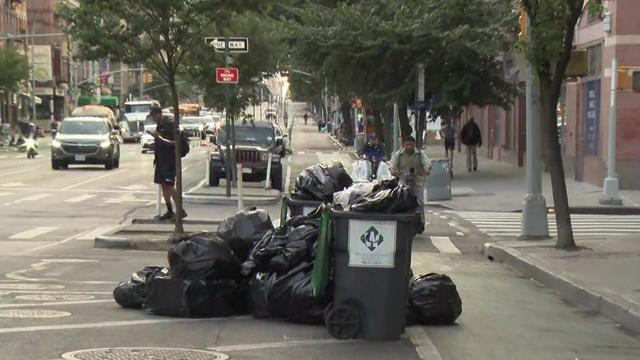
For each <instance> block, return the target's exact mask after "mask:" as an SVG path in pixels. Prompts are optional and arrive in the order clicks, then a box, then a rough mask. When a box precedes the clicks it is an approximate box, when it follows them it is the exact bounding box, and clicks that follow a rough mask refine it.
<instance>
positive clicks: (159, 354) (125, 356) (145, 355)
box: [62, 348, 229, 360]
mask: <svg viewBox="0 0 640 360" xmlns="http://www.w3.org/2000/svg"><path fill="white" fill-rule="evenodd" d="M62 358H63V359H65V360H226V359H228V358H229V356H228V355H225V354H222V353H217V352H212V351H204V350H191V349H168V348H104V349H87V350H79V351H73V352H69V353H66V354H63V355H62Z"/></svg>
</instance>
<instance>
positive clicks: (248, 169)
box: [242, 168, 251, 174]
mask: <svg viewBox="0 0 640 360" xmlns="http://www.w3.org/2000/svg"><path fill="white" fill-rule="evenodd" d="M242 173H243V174H251V168H243V169H242Z"/></svg>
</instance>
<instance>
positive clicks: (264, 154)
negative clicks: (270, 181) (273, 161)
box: [261, 153, 269, 161]
mask: <svg viewBox="0 0 640 360" xmlns="http://www.w3.org/2000/svg"><path fill="white" fill-rule="evenodd" d="M261 158H262V161H267V159H269V154H267V153H262V156H261Z"/></svg>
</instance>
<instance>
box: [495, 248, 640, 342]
mask: <svg viewBox="0 0 640 360" xmlns="http://www.w3.org/2000/svg"><path fill="white" fill-rule="evenodd" d="M483 252H484V255H485V256H486V257H488V258H489V260H492V261H497V262H501V263H503V264H505V265H507V266H509V267H510V268H512V269H515V270H516V271H518V272H520V273H522V274H524V275H526V276H529V277H531V278H533V279H535V280H536V281H538V282H540V283H542V284H543V285H545V286H547V287H549V288H551V289H553V290H555V291H556V292H557V293H558V294H559V295H560V296H561V297H563V298H564V299H566V300H568V301H569V302H571V303H574V304H579V305H583V306H586V307H588V308H589V309H592V310H595V311H597V312H599V313H600V314H602V315H604V316H606V317H608V318H610V319H612V320H614V321H616V322H617V323H619V324H620V325H622V326H623V327H625V328H627V329H629V330H632V331H634V332H638V333H640V307H638V306H636V305H632V304H631V303H629V302H627V301H625V300H624V299H621V298H616V299H612V298H609V297H607V296H606V295H602V294H598V293H597V292H595V291H593V290H590V289H588V288H587V287H585V286H583V285H581V284H579V283H577V282H576V281H574V280H571V279H569V278H568V277H566V276H563V275H562V274H559V273H554V272H553V270H548V269H545V268H544V267H543V266H541V265H540V264H539V263H537V262H536V261H535V260H533V259H530V258H525V256H523V255H522V254H520V253H519V252H518V251H517V250H514V249H509V248H506V247H503V246H500V245H497V244H495V243H485V244H484V251H483ZM548 268H549V267H548Z"/></svg>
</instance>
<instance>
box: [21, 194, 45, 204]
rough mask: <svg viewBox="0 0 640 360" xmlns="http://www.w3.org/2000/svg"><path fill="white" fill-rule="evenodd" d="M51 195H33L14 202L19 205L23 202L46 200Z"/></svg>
mask: <svg viewBox="0 0 640 360" xmlns="http://www.w3.org/2000/svg"><path fill="white" fill-rule="evenodd" d="M52 195H53V194H35V195H31V196H27V197H25V198H22V199H19V200H16V202H17V203H19V202H24V201H38V200H42V199H45V198H48V197H49V196H52Z"/></svg>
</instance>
